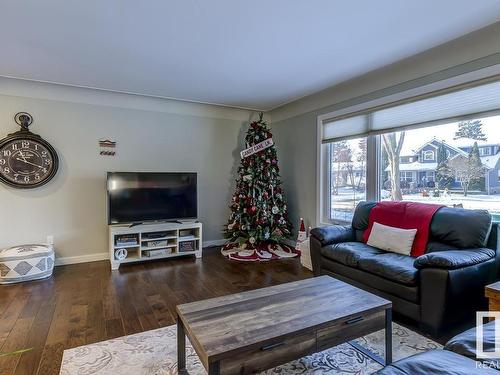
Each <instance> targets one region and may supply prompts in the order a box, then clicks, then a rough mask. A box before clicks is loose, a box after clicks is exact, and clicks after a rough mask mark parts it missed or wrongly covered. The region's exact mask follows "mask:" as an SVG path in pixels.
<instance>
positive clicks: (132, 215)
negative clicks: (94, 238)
mask: <svg viewBox="0 0 500 375" xmlns="http://www.w3.org/2000/svg"><path fill="white" fill-rule="evenodd" d="M107 185H108V224H122V223H143V222H150V221H164V220H179V219H195V218H196V217H197V216H198V200H197V180H196V173H178V172H175V173H144V172H141V173H135V172H108V181H107Z"/></svg>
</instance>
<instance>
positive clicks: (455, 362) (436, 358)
mask: <svg viewBox="0 0 500 375" xmlns="http://www.w3.org/2000/svg"><path fill="white" fill-rule="evenodd" d="M375 374H376V375H420V374H421V375H424V374H425V375H430V374H433V375H438V374H442V375H445V374H454V375H472V374H482V375H488V374H493V375H498V371H497V370H493V369H490V368H487V367H478V366H477V362H476V361H473V360H472V359H470V358H467V357H464V356H461V355H459V354H456V353H453V352H450V351H448V350H439V349H433V350H429V351H426V352H424V353H419V354H416V355H412V356H411V357H407V358H404V359H401V360H399V361H397V362H394V363H393V364H391V365H389V366H387V367H384V368H383V369H382V370H379V371H377V372H375V373H374V375H375Z"/></svg>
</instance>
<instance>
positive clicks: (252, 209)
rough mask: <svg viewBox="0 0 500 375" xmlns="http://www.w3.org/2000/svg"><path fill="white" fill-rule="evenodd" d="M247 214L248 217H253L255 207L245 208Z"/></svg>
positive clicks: (255, 210)
mask: <svg viewBox="0 0 500 375" xmlns="http://www.w3.org/2000/svg"><path fill="white" fill-rule="evenodd" d="M247 212H248V213H249V214H250V215H255V213H256V212H257V207H256V206H252V207H248V208H247Z"/></svg>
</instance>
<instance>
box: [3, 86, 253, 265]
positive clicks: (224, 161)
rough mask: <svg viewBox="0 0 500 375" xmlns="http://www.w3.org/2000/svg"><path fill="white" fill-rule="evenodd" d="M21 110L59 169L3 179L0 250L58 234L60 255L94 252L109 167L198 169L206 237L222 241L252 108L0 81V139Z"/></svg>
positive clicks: (102, 235)
mask: <svg viewBox="0 0 500 375" xmlns="http://www.w3.org/2000/svg"><path fill="white" fill-rule="evenodd" d="M43 97H48V98H50V99H49V100H47V99H43ZM99 101H100V102H102V103H103V104H105V105H98V104H95V102H99ZM141 108H142V109H141ZM145 109H146V110H145ZM18 111H25V112H29V113H31V114H32V115H33V116H34V119H35V123H34V124H33V125H32V128H31V130H32V131H33V132H35V133H37V134H40V135H41V136H42V137H44V138H45V139H46V140H48V141H49V142H50V143H51V144H52V145H53V146H54V147H55V148H56V150H57V152H58V154H59V158H60V169H59V172H58V174H57V175H56V177H55V178H54V179H53V180H52V181H51V182H49V183H48V184H47V185H45V186H43V187H40V188H37V189H34V190H17V189H13V188H9V187H6V186H5V185H0V248H2V247H6V246H10V245H14V244H22V243H30V242H41V241H45V239H46V236H47V235H49V234H52V235H54V237H55V247H56V250H57V255H58V256H59V257H78V258H75V259H76V260H78V259H93V258H98V257H99V256H98V255H95V254H100V253H103V252H106V251H107V225H106V207H105V202H106V187H105V174H106V171H194V172H198V185H199V194H198V195H199V218H200V220H201V221H202V222H203V224H204V240H205V241H213V240H218V239H221V238H222V235H221V228H222V225H223V224H224V223H225V220H226V218H227V214H228V209H227V207H228V203H229V200H230V197H231V193H232V181H233V180H234V175H235V170H236V167H237V165H238V162H239V151H240V146H239V145H240V144H241V143H242V142H241V138H242V134H243V133H242V132H243V131H244V130H245V125H246V124H247V122H248V120H249V118H250V116H251V114H250V113H249V112H247V111H243V110H235V109H229V108H227V109H226V108H221V107H214V106H207V105H198V104H194V103H185V102H175V101H171V100H161V99H153V98H151V99H148V98H144V97H134V96H131V95H125V94H114V93H106V92H92V90H86V89H76V88H68V87H59V86H53V85H46V84H37V83H30V82H24V81H15V80H7V79H0V137H2V138H3V137H4V136H6V135H7V134H8V133H11V132H14V131H17V130H18V126H17V125H16V124H15V123H14V121H13V116H14V114H15V113H16V112H18ZM100 138H111V139H113V140H115V141H116V142H117V149H116V151H117V154H116V156H115V157H103V156H100V155H99V148H98V140H99V139H100Z"/></svg>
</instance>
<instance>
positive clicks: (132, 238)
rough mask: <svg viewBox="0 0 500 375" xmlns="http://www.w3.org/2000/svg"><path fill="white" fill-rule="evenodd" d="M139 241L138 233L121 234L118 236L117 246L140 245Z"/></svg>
mask: <svg viewBox="0 0 500 375" xmlns="http://www.w3.org/2000/svg"><path fill="white" fill-rule="evenodd" d="M138 244H139V241H138V238H137V236H136V235H126V234H125V235H121V236H116V246H134V245H138Z"/></svg>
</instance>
